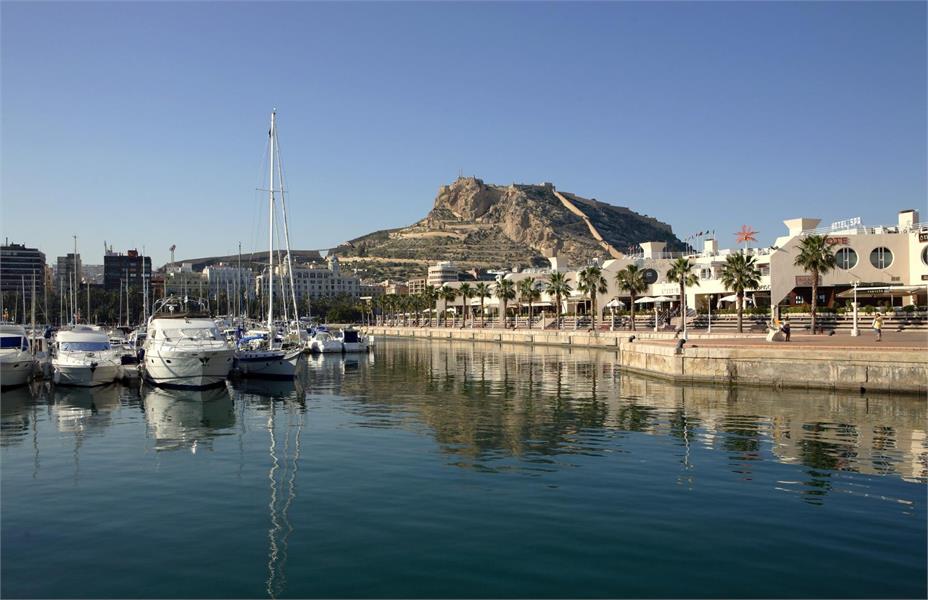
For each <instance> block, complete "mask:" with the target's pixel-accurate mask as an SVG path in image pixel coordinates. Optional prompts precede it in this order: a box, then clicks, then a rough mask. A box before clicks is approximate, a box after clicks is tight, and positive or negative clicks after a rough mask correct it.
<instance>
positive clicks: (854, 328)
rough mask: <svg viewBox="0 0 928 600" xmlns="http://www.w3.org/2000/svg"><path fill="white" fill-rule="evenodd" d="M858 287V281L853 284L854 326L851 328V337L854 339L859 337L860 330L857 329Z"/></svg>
mask: <svg viewBox="0 0 928 600" xmlns="http://www.w3.org/2000/svg"><path fill="white" fill-rule="evenodd" d="M858 285H860V282H859V281H855V282H854V326H853V327H852V328H851V336H852V337H856V336H859V335H860V330H859V329H857V286H858Z"/></svg>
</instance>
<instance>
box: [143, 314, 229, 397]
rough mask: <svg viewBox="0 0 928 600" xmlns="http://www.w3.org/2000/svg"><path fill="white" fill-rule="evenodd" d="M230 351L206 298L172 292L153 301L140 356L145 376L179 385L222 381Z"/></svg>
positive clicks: (192, 385)
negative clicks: (188, 297)
mask: <svg viewBox="0 0 928 600" xmlns="http://www.w3.org/2000/svg"><path fill="white" fill-rule="evenodd" d="M233 353H234V351H233V349H232V346H230V345H229V343H228V342H226V340H225V338H223V337H222V333H221V332H220V331H219V328H218V327H217V326H216V323H215V322H213V320H212V319H210V318H209V314H208V312H207V309H206V303H205V301H203V300H197V301H190V302H188V301H184V300H181V299H179V298H175V297H174V296H171V297H169V298H165V299H163V300H159V301H158V302H157V303H156V304H155V311H154V314H153V315H152V317H151V319H149V321H148V334H147V338H146V340H145V346H144V354H143V356H142V360H143V364H144V371H145V378H146V379H147V380H149V381H151V382H152V383H154V384H156V385H163V386H169V387H182V388H205V387H210V386H214V385H221V384H223V383H224V382H225V379H226V377H228V375H229V372H230V371H231V370H232V358H233Z"/></svg>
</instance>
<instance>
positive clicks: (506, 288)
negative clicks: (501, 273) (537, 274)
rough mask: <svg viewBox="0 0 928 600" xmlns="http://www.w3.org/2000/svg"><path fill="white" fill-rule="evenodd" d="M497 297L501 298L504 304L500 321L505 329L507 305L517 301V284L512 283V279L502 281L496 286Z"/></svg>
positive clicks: (501, 302)
mask: <svg viewBox="0 0 928 600" xmlns="http://www.w3.org/2000/svg"><path fill="white" fill-rule="evenodd" d="M496 297H497V298H499V301H500V304H502V307H501V308H502V310H501V312H500V319H501V320H502V322H503V328H505V327H506V305H507V304H508V303H509V301H510V300H515V299H516V288H515V284H513V283H512V280H511V279H502V280H500V282H499V283H497V284H496Z"/></svg>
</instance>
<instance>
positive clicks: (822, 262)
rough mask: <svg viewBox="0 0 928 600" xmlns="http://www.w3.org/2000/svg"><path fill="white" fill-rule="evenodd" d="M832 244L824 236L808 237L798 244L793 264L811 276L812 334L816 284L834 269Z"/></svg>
mask: <svg viewBox="0 0 928 600" xmlns="http://www.w3.org/2000/svg"><path fill="white" fill-rule="evenodd" d="M832 246H833V244H832V243H831V242H829V241H828V238H826V237H825V236H824V235H808V236H806V237H804V238H802V240H801V241H800V242H799V254H798V255H797V256H796V260H794V261H793V264H794V265H795V266H797V267H802V269H803V270H804V271H805V272H806V273H809V274H810V275H812V333H813V334H814V333H815V331H816V329H815V320H816V319H815V315H816V310H817V307H818V284H819V280H820V278H821V276H822V275H825V274H826V273H828V272H829V271H831V270H832V269H834V268H835V254H834V252H832V250H831V247H832Z"/></svg>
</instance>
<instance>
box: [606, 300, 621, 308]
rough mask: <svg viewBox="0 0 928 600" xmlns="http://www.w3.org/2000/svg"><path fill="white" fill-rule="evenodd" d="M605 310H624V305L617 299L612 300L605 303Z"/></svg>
mask: <svg viewBox="0 0 928 600" xmlns="http://www.w3.org/2000/svg"><path fill="white" fill-rule="evenodd" d="M605 308H625V303H624V302H622V301H621V300H619V299H618V298H613V299H612V300H610V301H609V302H607V303H606V306H605Z"/></svg>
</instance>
